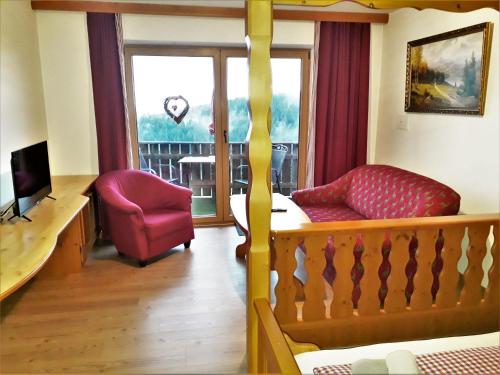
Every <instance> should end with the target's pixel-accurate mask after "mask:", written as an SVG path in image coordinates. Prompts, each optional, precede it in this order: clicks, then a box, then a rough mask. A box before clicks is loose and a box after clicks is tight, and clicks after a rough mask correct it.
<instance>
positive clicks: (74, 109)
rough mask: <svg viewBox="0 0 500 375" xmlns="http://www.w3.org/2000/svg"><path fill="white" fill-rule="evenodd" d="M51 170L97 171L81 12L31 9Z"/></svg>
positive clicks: (66, 172)
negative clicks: (34, 18)
mask: <svg viewBox="0 0 500 375" xmlns="http://www.w3.org/2000/svg"><path fill="white" fill-rule="evenodd" d="M36 21H37V28H38V38H39V43H40V58H41V61H42V74H43V89H44V94H45V106H46V113H47V125H48V133H49V141H50V147H49V153H50V158H51V163H52V165H51V167H52V174H53V175H75V174H95V173H98V161H97V139H96V129H95V116H94V101H93V95H92V78H91V75H90V60H89V45H88V37H87V21H86V16H85V13H74V12H43V11H38V12H37V13H36Z"/></svg>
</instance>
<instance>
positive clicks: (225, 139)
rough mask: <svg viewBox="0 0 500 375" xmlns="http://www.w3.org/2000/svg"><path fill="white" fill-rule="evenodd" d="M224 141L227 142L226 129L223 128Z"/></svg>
mask: <svg viewBox="0 0 500 375" xmlns="http://www.w3.org/2000/svg"><path fill="white" fill-rule="evenodd" d="M223 133H224V143H227V130H224V132H223Z"/></svg>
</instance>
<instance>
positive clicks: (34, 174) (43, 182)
mask: <svg viewBox="0 0 500 375" xmlns="http://www.w3.org/2000/svg"><path fill="white" fill-rule="evenodd" d="M10 165H11V170H12V181H13V185H14V198H15V200H14V209H13V210H14V215H16V216H22V215H23V214H24V213H25V212H26V211H28V210H29V209H30V208H31V207H33V206H34V205H36V204H37V203H38V202H39V201H40V200H42V199H43V198H45V197H46V196H47V195H49V194H50V193H51V192H52V184H51V181H50V167H49V153H48V149H47V142H46V141H44V142H40V143H37V144H34V145H32V146H28V147H25V148H22V149H20V150H17V151H13V152H12V153H11V159H10Z"/></svg>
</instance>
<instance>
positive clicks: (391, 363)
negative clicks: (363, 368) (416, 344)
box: [385, 350, 420, 374]
mask: <svg viewBox="0 0 500 375" xmlns="http://www.w3.org/2000/svg"><path fill="white" fill-rule="evenodd" d="M385 363H386V366H387V370H388V373H389V374H420V371H419V369H418V366H417V359H416V358H415V356H414V355H413V353H412V352H410V351H409V350H396V351H394V352H391V353H389V354H387V357H385Z"/></svg>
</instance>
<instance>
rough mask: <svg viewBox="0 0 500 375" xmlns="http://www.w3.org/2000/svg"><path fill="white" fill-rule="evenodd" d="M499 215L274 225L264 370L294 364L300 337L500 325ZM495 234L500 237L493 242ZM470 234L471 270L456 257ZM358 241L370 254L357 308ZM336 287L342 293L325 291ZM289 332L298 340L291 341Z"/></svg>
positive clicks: (312, 339)
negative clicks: (299, 277)
mask: <svg viewBox="0 0 500 375" xmlns="http://www.w3.org/2000/svg"><path fill="white" fill-rule="evenodd" d="M499 224H500V215H498V214H494V215H462V216H447V217H428V218H412V219H392V220H365V221H351V222H337V223H312V224H305V225H303V226H301V227H299V228H291V229H290V230H286V231H273V232H272V239H273V240H272V244H273V245H274V248H275V251H276V263H275V267H276V271H277V273H278V283H277V285H276V288H275V294H276V306H275V307H274V311H273V310H272V309H271V306H270V305H269V303H268V302H267V300H265V299H258V300H256V301H255V303H254V304H255V308H256V310H257V314H258V317H259V327H260V328H259V337H258V340H259V348H260V350H259V372H266V371H269V370H271V372H274V371H278V372H295V370H296V368H295V367H294V361H293V355H292V353H297V352H298V351H300V350H297V349H296V346H295V345H294V343H293V342H292V340H293V341H297V342H303V343H312V344H315V345H317V347H319V348H321V349H323V348H335V347H349V346H358V345H367V344H374V343H381V342H394V341H405V340H416V339H427V338H434V337H445V336H456V335H469V334H480V333H487V332H493V331H497V330H498V329H499V315H498V311H499V307H500V306H499V292H500V291H499V280H498V277H499V267H500V266H499V254H498V253H499V250H498V248H499V246H498V240H499ZM491 234H493V236H494V243H493V244H491V246H488V237H489V236H490V235H491ZM329 236H331V237H333V244H334V246H335V249H336V254H335V256H334V259H333V264H334V266H335V269H336V272H337V275H336V278H335V280H334V281H333V283H332V285H328V284H327V283H326V282H325V281H324V279H323V276H322V274H323V270H324V267H325V256H324V251H325V248H326V246H327V241H328V237H329ZM413 237H415V238H416V239H417V240H418V248H417V250H416V254H415V260H416V262H417V267H418V268H417V271H416V273H415V275H414V277H413V280H412V281H413V284H414V291H413V293H412V294H411V296H409V302H408V300H407V296H406V295H405V288H406V286H407V283H408V282H409V279H408V277H407V275H406V273H405V268H406V266H407V264H408V262H409V261H410V259H411V255H412V254H411V251H410V247H411V246H410V242H411V240H412V238H413ZM464 237H465V238H466V240H465V243H468V247H467V251H466V257H467V262H468V265H467V268H466V270H465V273H464V275H463V279H462V278H461V274H460V273H459V271H458V269H457V263H458V261H459V259H460V257H461V256H462V241H463V239H464ZM387 240H390V242H391V251H390V255H389V262H390V265H391V272H390V275H389V278H388V280H387V284H388V290H387V295H386V297H385V300H384V301H383V304H381V302H380V300H379V289H380V286H381V280H380V278H379V274H378V270H379V267H380V265H381V263H382V260H383V257H382V247H383V243H384V242H385V241H387ZM438 240H439V241H443V240H444V246H443V248H442V251H436V249H437V248H439V247H438V246H436V243H437V241H438ZM359 241H361V243H362V246H363V248H364V251H363V252H362V256H361V263H362V265H363V267H364V275H363V277H362V279H361V282H360V288H361V297H360V299H359V302H358V306H357V308H354V307H353V302H352V291H353V286H354V285H353V282H352V280H351V269H352V268H353V266H354V264H355V256H354V249H355V247H356V243H358V244H359V243H360V242H359ZM302 242H303V243H304V245H303V246H305V249H306V252H307V255H306V259H305V268H306V270H307V272H308V279H307V282H306V283H305V286H304V292H305V298H304V301H303V302H300V303H298V302H297V301H296V297H295V283H294V282H293V273H294V271H295V269H296V260H295V252H296V249H297V247H298V246H299V245H300V244H301V243H302ZM299 251H300V250H299ZM490 255H491V256H492V266H491V267H490V268H489V272H488V280H489V282H488V284H487V287H486V288H483V287H482V286H481V282H482V280H483V276H484V272H483V262H484V258H485V257H486V256H490ZM439 259H441V260H442V264H443V268H442V271H441V272H440V273H439V287H438V289H437V293H436V296H435V298H433V296H432V293H431V289H432V283H433V273H432V267H433V263H434V262H435V261H436V260H439ZM328 295H333V298H328V299H325V296H328ZM270 314H271V315H270ZM285 333H286V334H288V335H289V336H290V338H291V339H292V340H288V341H289V344H290V345H286V347H284V345H283V342H284V343H286V342H287V340H286V339H285V336H284V334H285ZM313 348H314V346H313ZM309 349H310V348H309ZM295 366H296V364H295ZM292 370H293V371H292Z"/></svg>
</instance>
